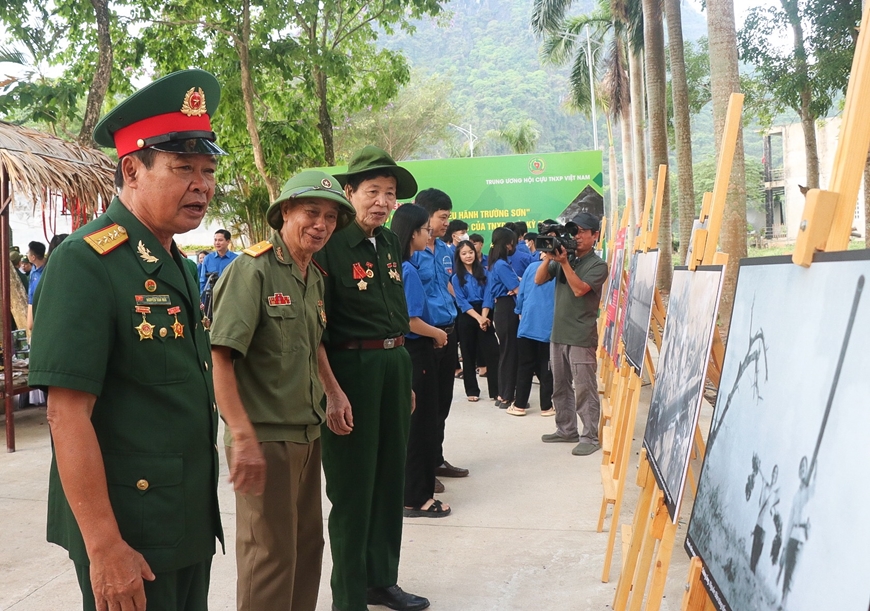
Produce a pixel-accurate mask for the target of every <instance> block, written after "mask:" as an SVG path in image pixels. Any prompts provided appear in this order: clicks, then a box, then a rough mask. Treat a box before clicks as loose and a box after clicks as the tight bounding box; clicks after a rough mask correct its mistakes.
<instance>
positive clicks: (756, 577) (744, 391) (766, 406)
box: [686, 250, 870, 611]
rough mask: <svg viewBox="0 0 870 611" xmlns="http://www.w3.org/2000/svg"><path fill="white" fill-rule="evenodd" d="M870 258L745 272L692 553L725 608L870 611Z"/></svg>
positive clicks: (846, 256) (744, 267)
mask: <svg viewBox="0 0 870 611" xmlns="http://www.w3.org/2000/svg"><path fill="white" fill-rule="evenodd" d="M868 277H870V252H868V251H866V250H860V251H849V252H843V253H828V254H825V253H822V254H817V255H816V257H815V260H814V262H813V264H812V265H811V266H810V267H809V268H804V267H800V266H798V265H794V264H793V263H792V262H791V258H790V257H767V258H759V259H745V260H743V261H741V264H740V271H739V273H738V278H737V291H736V295H735V299H734V308H733V313H732V318H731V324H730V332H729V336H728V342H727V350H726V354H725V362H724V364H723V370H722V378H721V383H720V386H719V392H718V399H717V402H716V408H715V410H714V412H713V420H712V423H711V427H710V434H709V438H708V446H707V455H706V458H705V462H704V466H703V469H702V471H701V476H700V481H699V484H698V494H697V498H696V499H695V502H694V507H693V511H692V517H691V520H690V523H689V529H688V538H687V540H686V549H687V551H688V552H689V554H691V555H697V556H699V557H700V558H701V560H702V562H703V565H704V582H705V585H706V586H707V588H708V591H709V592H710V596H711V599H712V600H713V602H714V603H715V605H716V607H717V608H718V609H720V610H733V611H818V610H820V609H836V610H837V611H866V610H867V609H868V606H870V580H868V579H867V574H868V567H870V563H868V559H867V554H868V549H870V523H868V520H867V515H868V512H867V508H868V506H870V488H868V486H866V485H865V484H866V469H867V465H868V464H870V442H868V440H870V409H868V397H870V375H868V368H867V362H868V361H867V340H868V338H870V295H868V290H867V287H866V279H867V278H868Z"/></svg>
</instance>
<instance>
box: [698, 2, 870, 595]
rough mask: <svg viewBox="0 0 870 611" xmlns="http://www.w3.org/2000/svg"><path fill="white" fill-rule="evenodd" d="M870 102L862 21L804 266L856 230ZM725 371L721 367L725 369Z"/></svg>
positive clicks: (807, 210)
mask: <svg viewBox="0 0 870 611" xmlns="http://www.w3.org/2000/svg"><path fill="white" fill-rule="evenodd" d="M868 23H870V4H868V5H867V8H865V9H864V12H863V14H862V17H861V24H862V26H864V25H866V24H868ZM868 104H870V35H868V33H867V28H866V27H861V28H860V29H859V33H858V42H857V44H856V47H855V56H854V58H853V59H852V72H851V76H850V77H849V87H848V89H847V90H846V104H845V107H844V109H843V121H842V123H841V125H840V138H839V140H838V142H837V152H836V154H835V155H834V167H833V171H832V173H831V181H830V184H829V187H828V190H826V191H822V190H820V189H811V190H810V191H809V192H808V193H807V200H806V204H805V205H804V213H803V216H802V219H801V224H800V231H799V232H798V237H797V243H796V244H795V251H794V254H793V255H792V261H793V262H794V263H795V264H797V265H801V266H803V267H809V266H810V264H812V260H813V255H814V254H815V252H817V251H824V252H833V251H838V250H846V249H847V248H848V246H849V236H850V234H851V230H852V217H853V214H854V212H855V202H856V200H857V199H858V190H859V187H860V184H861V177H862V174H863V171H864V166H865V165H866V163H867V151H868V150H870V121H867V119H866V117H865V116H863V115H864V114H866V108H867V105H868ZM720 373H721V369H720ZM702 570H703V567H702V563H701V560H700V559H699V558H697V557H696V558H692V564H691V566H690V568H689V577H688V582H687V584H686V593H685V595H684V596H683V605H682V609H683V611H712V609H714V608H715V607H714V606H713V602H712V601H711V600H710V596H709V595H708V594H707V590H706V589H705V587H704V584H703V582H702V581H701V572H702Z"/></svg>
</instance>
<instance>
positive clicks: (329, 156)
mask: <svg viewBox="0 0 870 611" xmlns="http://www.w3.org/2000/svg"><path fill="white" fill-rule="evenodd" d="M314 84H315V86H316V88H317V99H318V100H320V109H319V114H318V118H319V119H320V120H319V121H318V123H317V129H318V130H320V138H321V139H322V140H323V156H324V157H325V158H326V163H327V165H335V145H334V142H333V135H332V117H330V116H329V105H328V103H327V99H326V94H327V88H326V73H325V72H324V71H323V70H320V69H316V70H315V71H314Z"/></svg>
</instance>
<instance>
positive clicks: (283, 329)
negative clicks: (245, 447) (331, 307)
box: [211, 232, 326, 446]
mask: <svg viewBox="0 0 870 611" xmlns="http://www.w3.org/2000/svg"><path fill="white" fill-rule="evenodd" d="M214 303H215V305H214V322H213V323H212V327H211V341H212V344H213V345H216V346H227V347H229V348H231V349H232V350H233V353H234V356H235V357H237V358H236V359H235V361H234V363H233V371H234V372H235V375H236V381H237V382H238V387H239V395H240V396H241V399H242V404H243V405H244V406H245V411H246V412H247V414H248V418H249V419H250V421H251V424H253V426H254V430H255V431H256V432H257V439H258V440H259V441H261V442H264V441H292V442H295V443H310V442H312V441H314V440H315V439H317V438H319V437H320V425H321V424H322V423H323V421H324V420H325V419H326V416H325V414H324V413H323V409H322V408H321V405H320V403H321V399H323V386H322V385H321V383H320V377H319V375H318V371H319V370H318V366H317V348H318V347H319V346H320V338H321V336H322V335H323V328H324V327H325V326H326V312H325V311H324V304H323V276H322V275H321V273H320V270H319V269H317V266H315V265H309V266H308V274H307V277H306V278H303V277H302V271H301V270H300V269H299V266H298V265H296V263H295V262H294V261H293V258H292V257H291V256H290V253H289V252H288V250H287V247H286V246H285V244H284V242H283V241H282V240H281V236H280V235H279V234H278V232H274V233H273V234H272V237H271V238H270V239H269V241H268V242H261V243H260V244H257V245H255V246H252V247H251V248H249V249H246V250H245V251H244V254H242V255H241V256H239V257H238V258H237V259H236V260H235V261H234V262H233V264H232V265H230V266H229V267H227V269H226V271H225V272H224V274H223V275H222V276H221V277H220V280H218V282H217V285H215V289H214ZM224 441H225V443H226V445H229V446H231V445H232V435H231V434H230V430H229V428H227V429H226V432H225V435H224Z"/></svg>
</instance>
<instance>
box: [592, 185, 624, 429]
mask: <svg viewBox="0 0 870 611" xmlns="http://www.w3.org/2000/svg"><path fill="white" fill-rule="evenodd" d="M631 203H632V202H631V198H629V199H628V201H627V202H626V206H625V210H624V211H623V213H622V219H621V221H620V223H619V230H620V231H621V230H622V229H626V228H627V227H628V212H629V210H630V209H631ZM615 233H617V232H614V234H615ZM612 244H613V245H612V246H611V250H610V252H611V257H615V250H614V245H615V244H616V237H615V235H614V238H613V241H612ZM608 268H609V269H610V270H611V271H610V273H611V274H613V273H614V272H615V270H613V260H612V259H611V261H610V263H609V264H608ZM619 272H620V276H619V279H618V280H614V282H617V281H618V282H619V291H620V292H622V291H624V290H625V287H626V283H627V282H628V272H626V271H625V270H624V269H622V270H619ZM609 292H610V291H608V293H609ZM608 297H609V295H605V296H604V299H605V302H606V300H607V298H608ZM617 314H618V312H617ZM618 322H619V320H618V318H617V320H615V321H614V324H617V323H618ZM606 325H607V304H606V303H605V304H604V307H602V308H601V314H600V316H599V320H598V362H599V365H598V378H599V380H598V392H599V394H601V395H602V396H601V421H600V423H599V430H600V428H601V427H602V426H603V425H604V424H605V423H606V422H609V421H610V419H611V417H612V414H613V410H612V408H611V404H610V399H611V396H612V391H613V386H614V385H613V376H614V375H615V374H616V373H617V370H616V365H614V362H613V358H612V356H611V355H610V354H608V352H607V350H605V348H604V333H605V332H606Z"/></svg>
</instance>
